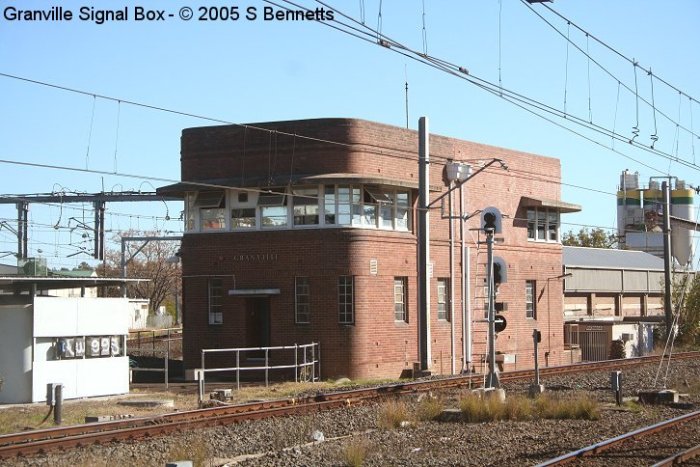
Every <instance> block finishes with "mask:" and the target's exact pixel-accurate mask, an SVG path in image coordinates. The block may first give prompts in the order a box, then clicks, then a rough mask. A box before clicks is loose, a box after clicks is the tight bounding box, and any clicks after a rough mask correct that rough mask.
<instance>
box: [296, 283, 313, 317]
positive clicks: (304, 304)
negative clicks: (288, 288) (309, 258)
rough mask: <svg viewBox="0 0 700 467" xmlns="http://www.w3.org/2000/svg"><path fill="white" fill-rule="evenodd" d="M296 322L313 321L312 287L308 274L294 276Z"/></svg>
mask: <svg viewBox="0 0 700 467" xmlns="http://www.w3.org/2000/svg"><path fill="white" fill-rule="evenodd" d="M294 323H295V324H309V323H311V287H310V285H309V278H308V277H307V276H297V277H295V278H294Z"/></svg>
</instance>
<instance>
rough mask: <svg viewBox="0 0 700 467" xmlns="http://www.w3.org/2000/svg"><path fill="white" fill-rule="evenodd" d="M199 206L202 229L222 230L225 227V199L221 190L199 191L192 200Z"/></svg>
mask: <svg viewBox="0 0 700 467" xmlns="http://www.w3.org/2000/svg"><path fill="white" fill-rule="evenodd" d="M194 205H195V207H197V208H199V220H200V227H201V229H202V230H222V229H225V228H226V210H225V207H226V199H225V196H224V191H223V190H216V191H200V192H199V193H197V197H196V199H195V202H194Z"/></svg>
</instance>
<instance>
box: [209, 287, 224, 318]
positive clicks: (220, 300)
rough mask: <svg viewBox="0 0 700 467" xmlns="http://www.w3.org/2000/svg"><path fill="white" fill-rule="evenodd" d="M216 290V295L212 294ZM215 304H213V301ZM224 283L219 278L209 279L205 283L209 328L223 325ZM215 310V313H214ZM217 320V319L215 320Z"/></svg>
mask: <svg viewBox="0 0 700 467" xmlns="http://www.w3.org/2000/svg"><path fill="white" fill-rule="evenodd" d="M217 290H218V294H216V295H215V294H214V292H215V291H217ZM214 299H218V300H216V301H217V303H214V302H215V300H214ZM223 299H224V281H223V279H222V278H220V277H211V278H209V280H208V281H207V309H208V312H209V313H208V316H209V325H210V326H221V325H222V324H224V312H223V311H224V304H223ZM214 310H216V311H214ZM217 318H218V319H217Z"/></svg>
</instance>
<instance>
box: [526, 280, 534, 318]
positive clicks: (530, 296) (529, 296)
mask: <svg viewBox="0 0 700 467" xmlns="http://www.w3.org/2000/svg"><path fill="white" fill-rule="evenodd" d="M535 290H536V288H535V281H525V317H526V318H535V317H536V315H535Z"/></svg>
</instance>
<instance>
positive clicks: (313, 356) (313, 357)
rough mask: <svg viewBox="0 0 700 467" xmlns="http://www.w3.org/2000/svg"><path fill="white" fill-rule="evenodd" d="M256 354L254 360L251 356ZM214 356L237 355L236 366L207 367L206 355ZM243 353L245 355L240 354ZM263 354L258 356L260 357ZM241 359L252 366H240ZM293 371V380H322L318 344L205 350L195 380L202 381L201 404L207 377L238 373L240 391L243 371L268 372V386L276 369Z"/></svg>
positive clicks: (200, 389)
mask: <svg viewBox="0 0 700 467" xmlns="http://www.w3.org/2000/svg"><path fill="white" fill-rule="evenodd" d="M271 351H274V352H275V353H276V355H275V359H274V360H275V362H276V363H277V362H279V363H278V364H275V365H271V364H270V363H271V362H270V352H271ZM253 353H254V354H255V355H256V356H255V357H251V356H250V354H253ZM215 354H232V355H234V359H235V360H234V361H235V366H227V367H214V368H207V366H206V356H207V355H215ZM241 354H242V355H241ZM260 354H262V355H264V357H259V356H258V355H260ZM241 356H243V360H244V361H245V362H246V363H252V364H251V365H241ZM290 369H293V370H294V381H295V382H299V381H311V382H316V381H319V380H320V378H321V350H320V344H319V343H318V342H312V343H311V344H302V345H298V344H294V345H285V346H277V347H242V348H231V349H202V366H201V368H198V369H196V370H195V378H196V379H197V380H198V381H199V402H200V403H201V402H202V400H203V399H204V392H205V385H206V374H207V373H223V372H229V373H232V372H235V374H236V388H237V389H240V388H241V372H242V371H262V372H264V373H265V386H268V385H269V384H270V371H274V370H290Z"/></svg>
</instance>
